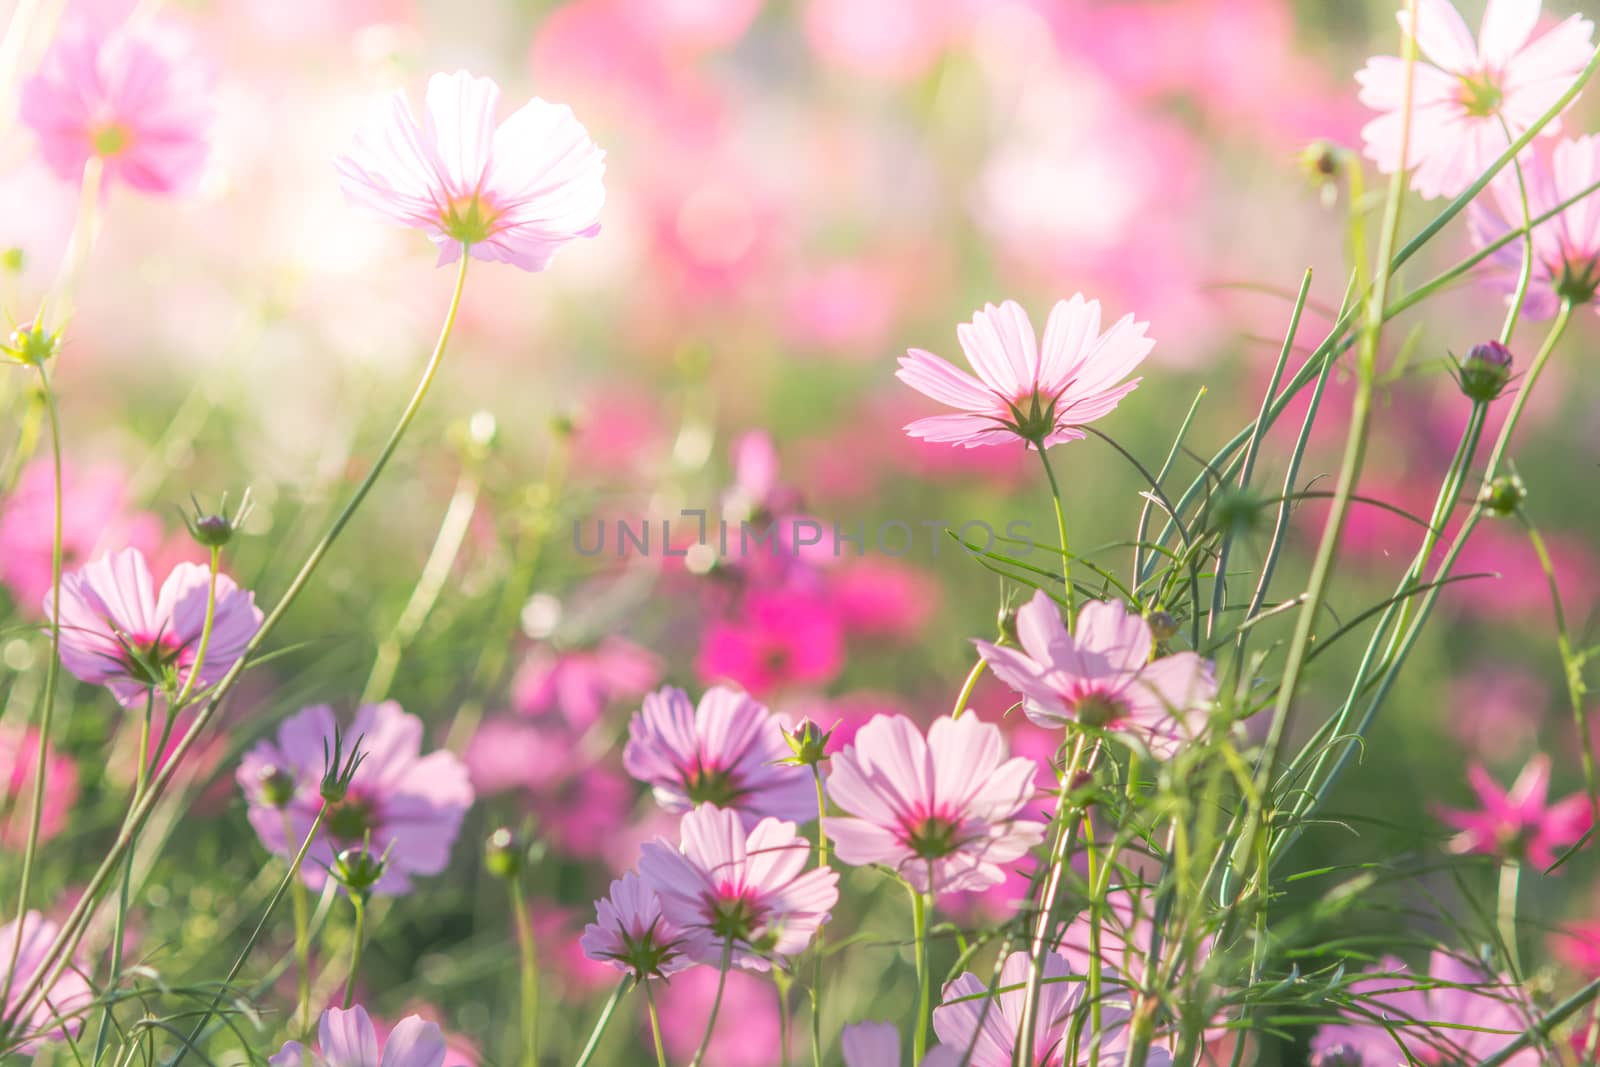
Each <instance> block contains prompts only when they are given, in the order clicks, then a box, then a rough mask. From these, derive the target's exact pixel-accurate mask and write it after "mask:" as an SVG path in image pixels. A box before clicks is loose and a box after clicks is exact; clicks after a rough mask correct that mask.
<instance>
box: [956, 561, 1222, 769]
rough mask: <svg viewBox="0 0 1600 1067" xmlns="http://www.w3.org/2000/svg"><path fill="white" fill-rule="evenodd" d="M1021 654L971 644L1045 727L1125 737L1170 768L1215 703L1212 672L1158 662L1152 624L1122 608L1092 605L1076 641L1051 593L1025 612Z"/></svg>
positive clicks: (1020, 619) (1020, 621)
mask: <svg viewBox="0 0 1600 1067" xmlns="http://www.w3.org/2000/svg"><path fill="white" fill-rule="evenodd" d="M1017 634H1018V637H1019V639H1020V641H1021V644H1022V650H1021V651H1018V650H1017V649H1013V648H1005V647H1002V646H999V645H994V644H990V643H989V642H988V641H975V642H973V643H974V644H976V645H977V646H978V650H979V652H980V653H981V654H982V655H983V658H984V660H985V661H986V662H987V663H988V664H989V669H990V670H992V671H994V673H995V676H996V677H997V678H999V679H1000V680H1001V681H1003V682H1005V683H1006V684H1007V685H1009V686H1011V688H1013V689H1015V690H1016V691H1017V692H1018V693H1020V694H1022V698H1023V703H1022V709H1023V711H1025V712H1026V713H1027V715H1028V718H1029V719H1032V720H1033V721H1034V722H1035V723H1037V724H1038V725H1040V726H1049V725H1060V724H1062V723H1065V722H1067V721H1068V720H1076V721H1078V722H1080V723H1083V724H1085V725H1088V726H1093V727H1096V728H1098V729H1104V730H1109V731H1113V732H1115V733H1117V734H1120V735H1123V736H1124V737H1125V738H1126V739H1127V740H1129V741H1130V742H1131V743H1134V744H1136V745H1138V746H1140V747H1142V748H1144V749H1145V750H1147V751H1148V752H1149V753H1150V754H1151V755H1153V756H1155V757H1156V758H1157V759H1169V758H1171V756H1172V755H1173V754H1174V753H1175V752H1177V750H1178V749H1179V748H1180V747H1181V746H1182V745H1183V744H1185V743H1186V742H1188V741H1191V740H1193V739H1194V738H1195V737H1196V736H1198V735H1199V734H1200V733H1201V732H1202V731H1203V730H1204V729H1205V725H1206V719H1207V713H1206V705H1208V704H1209V703H1210V702H1211V699H1212V698H1213V697H1214V696H1216V692H1217V683H1216V679H1215V678H1214V677H1213V675H1212V670H1211V664H1210V663H1209V662H1207V661H1206V660H1204V659H1201V658H1200V657H1199V656H1198V655H1196V654H1195V653H1193V652H1178V653H1174V654H1173V655H1170V656H1163V657H1161V658H1160V659H1157V660H1153V661H1152V660H1151V658H1150V657H1151V656H1152V655H1153V653H1154V652H1155V639H1154V637H1153V636H1152V634H1151V632H1150V624H1149V623H1147V622H1145V621H1144V619H1142V618H1140V617H1139V616H1138V615H1132V614H1129V612H1128V609H1127V607H1126V606H1125V605H1124V604H1123V603H1122V602H1121V601H1099V600H1092V601H1090V602H1089V603H1087V604H1085V605H1084V606H1083V607H1082V608H1081V609H1080V610H1079V612H1078V629H1077V633H1076V635H1073V634H1069V633H1068V632H1067V628H1066V626H1065V625H1064V624H1063V623H1062V621H1061V612H1060V609H1058V608H1057V607H1056V603H1055V601H1054V600H1052V599H1050V597H1049V595H1048V594H1046V593H1044V592H1042V591H1041V592H1038V593H1035V594H1034V596H1033V599H1032V600H1030V601H1029V602H1028V603H1027V604H1025V605H1023V607H1022V608H1021V610H1019V611H1018V612H1017Z"/></svg>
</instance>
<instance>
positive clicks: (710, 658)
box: [695, 550, 844, 696]
mask: <svg viewBox="0 0 1600 1067" xmlns="http://www.w3.org/2000/svg"><path fill="white" fill-rule="evenodd" d="M782 551H784V550H780V554H779V555H777V556H776V557H767V558H769V559H771V558H777V559H779V560H782V561H785V562H784V564H781V565H780V567H779V568H778V569H780V570H784V571H787V570H790V569H791V568H790V567H789V566H788V565H787V564H793V563H797V562H798V560H796V559H794V558H793V557H788V556H783V555H781V552H782ZM762 558H763V557H762V556H754V557H751V559H750V560H747V562H752V561H753V562H756V563H759V562H760V561H761V559H762ZM791 576H792V575H791ZM843 668H844V626H843V624H842V622H841V620H840V618H839V612H838V611H837V610H836V609H835V607H834V606H833V605H832V604H831V603H829V602H828V600H827V599H826V598H825V597H823V596H820V595H818V594H816V593H813V592H809V591H806V590H803V589H763V590H760V591H753V592H752V593H751V594H750V595H749V596H747V597H745V598H744V603H743V604H742V605H740V608H739V611H738V612H737V613H736V614H735V615H733V616H731V617H729V618H726V619H719V620H717V621H716V622H713V623H712V624H711V625H709V626H707V627H706V632H705V636H704V637H703V638H702V640H701V644H700V655H699V657H698V658H697V659H696V660H695V673H697V674H698V675H699V676H700V678H701V679H702V680H704V681H708V682H709V681H718V680H727V681H731V682H736V683H738V684H739V685H741V686H743V687H744V688H746V689H748V690H750V691H751V692H752V693H758V694H760V695H762V696H766V695H767V694H769V693H773V692H776V691H778V690H780V689H784V688H786V687H793V686H820V685H826V684H827V683H828V682H830V681H832V680H833V679H834V678H836V677H838V675H839V672H840V671H841V670H842V669H843Z"/></svg>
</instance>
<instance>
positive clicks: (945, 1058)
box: [839, 1023, 965, 1067]
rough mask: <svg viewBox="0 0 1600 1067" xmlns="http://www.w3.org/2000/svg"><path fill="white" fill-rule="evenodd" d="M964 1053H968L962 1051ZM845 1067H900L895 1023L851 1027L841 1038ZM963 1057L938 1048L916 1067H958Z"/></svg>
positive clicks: (949, 1050) (947, 1049)
mask: <svg viewBox="0 0 1600 1067" xmlns="http://www.w3.org/2000/svg"><path fill="white" fill-rule="evenodd" d="M963 1051H965V1050H963ZM839 1054H840V1055H841V1056H843V1057H844V1067H898V1065H899V1064H900V1062H901V1059H900V1030H899V1028H898V1027H896V1026H895V1025H894V1023H851V1024H850V1025H849V1026H847V1027H845V1028H844V1032H843V1033H841V1034H840V1035H839ZM960 1063H961V1054H960V1053H959V1052H957V1051H955V1050H954V1049H950V1048H945V1047H944V1046H939V1047H937V1048H932V1049H929V1050H928V1054H927V1055H926V1056H924V1057H923V1058H922V1062H921V1063H920V1064H918V1065H917V1067H957V1065H958V1064H960Z"/></svg>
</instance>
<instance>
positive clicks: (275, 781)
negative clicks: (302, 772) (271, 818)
mask: <svg viewBox="0 0 1600 1067" xmlns="http://www.w3.org/2000/svg"><path fill="white" fill-rule="evenodd" d="M257 781H258V783H259V784H260V786H261V802H262V803H263V804H265V805H266V806H267V807H269V808H286V807H288V806H289V801H291V800H293V799H294V778H293V777H291V776H290V775H289V773H288V772H287V771H285V770H284V769H283V768H282V767H275V766H272V765H271V764H268V765H267V766H265V767H263V768H261V773H260V776H259V778H258V779H257Z"/></svg>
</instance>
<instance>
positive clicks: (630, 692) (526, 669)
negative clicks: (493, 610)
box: [512, 637, 661, 729]
mask: <svg viewBox="0 0 1600 1067" xmlns="http://www.w3.org/2000/svg"><path fill="white" fill-rule="evenodd" d="M660 680H661V661H660V659H658V658H657V657H656V655H655V654H654V653H652V652H651V651H650V650H649V649H646V648H641V647H640V646H639V645H636V644H634V643H633V642H632V641H629V640H626V639H625V638H621V637H606V638H604V639H602V640H601V641H600V642H599V643H598V644H596V645H595V646H594V647H592V648H579V649H569V650H566V651H562V652H557V651H555V650H554V649H552V648H550V647H548V646H541V647H540V648H538V649H535V650H534V652H533V653H532V654H530V655H529V656H528V659H527V661H526V662H525V663H523V665H522V667H521V668H520V669H519V670H518V671H517V676H516V678H515V679H514V680H513V682H512V695H513V699H514V700H515V702H516V706H517V710H518V711H521V712H524V713H525V714H528V715H537V714H540V713H542V712H545V711H549V710H550V709H552V708H554V709H556V710H558V711H559V712H561V714H562V715H564V716H566V718H567V721H568V722H570V723H572V725H573V726H575V727H577V728H579V729H587V728H588V727H589V726H592V725H593V724H594V722H595V720H596V719H598V718H600V714H601V712H603V711H605V709H606V707H607V706H608V705H609V704H610V703H611V702H612V701H616V700H629V699H633V698H636V697H640V696H643V695H644V694H645V693H647V692H649V691H650V687H651V686H653V685H655V684H656V683H657V682H658V681H660Z"/></svg>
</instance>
